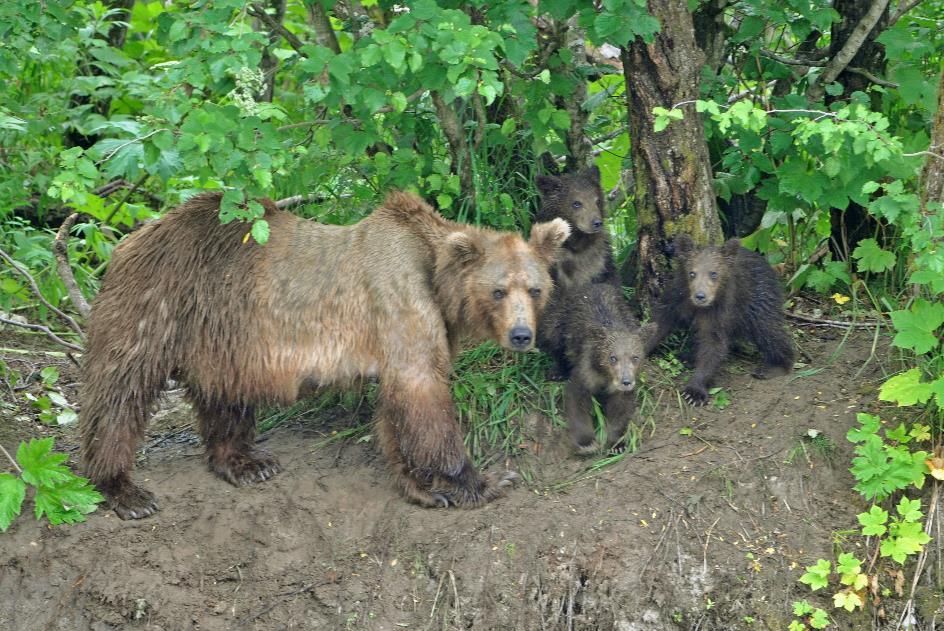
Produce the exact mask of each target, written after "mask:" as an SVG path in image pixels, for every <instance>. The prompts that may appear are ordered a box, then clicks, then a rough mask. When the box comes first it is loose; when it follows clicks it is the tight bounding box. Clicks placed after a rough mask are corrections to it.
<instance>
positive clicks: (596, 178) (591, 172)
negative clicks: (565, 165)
mask: <svg viewBox="0 0 944 631" xmlns="http://www.w3.org/2000/svg"><path fill="white" fill-rule="evenodd" d="M578 175H580V177H583V178H586V179H588V180H590V181H591V182H593V183H594V184H599V183H600V169H599V168H598V167H597V165H595V164H594V165H593V166H592V167H587V168H586V169H584V170H583V171H581V172H580V173H578Z"/></svg>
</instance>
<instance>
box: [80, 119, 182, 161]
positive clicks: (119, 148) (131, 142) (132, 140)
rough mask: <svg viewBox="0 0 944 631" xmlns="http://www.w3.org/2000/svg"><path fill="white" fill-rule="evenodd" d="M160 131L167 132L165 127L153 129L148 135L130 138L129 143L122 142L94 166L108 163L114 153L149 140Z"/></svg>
mask: <svg viewBox="0 0 944 631" xmlns="http://www.w3.org/2000/svg"><path fill="white" fill-rule="evenodd" d="M162 131H167V128H166V127H161V128H160V129H155V130H154V131H151V132H148V133H146V134H144V135H143V136H139V137H137V138H132V139H131V140H129V141H127V142H123V143H121V144H120V145H118V146H117V147H115V148H114V149H112V150H111V151H109V152H108V155H107V156H105V157H104V158H102V159H101V160H99V161H98V162H96V164H104V163H106V162H108V161H109V160H111V159H112V158H113V157H114V155H115V154H116V153H118V152H119V151H121V150H122V149H124V148H125V147H127V146H128V145H133V144H134V143H136V142H141V141H142V140H146V139H148V138H150V137H151V136H153V135H154V134H159V133H160V132H162Z"/></svg>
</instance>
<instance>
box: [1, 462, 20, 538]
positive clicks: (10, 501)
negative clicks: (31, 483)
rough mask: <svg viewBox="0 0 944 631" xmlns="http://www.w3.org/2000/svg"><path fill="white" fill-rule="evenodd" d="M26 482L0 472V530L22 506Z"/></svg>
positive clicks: (3, 530)
mask: <svg viewBox="0 0 944 631" xmlns="http://www.w3.org/2000/svg"><path fill="white" fill-rule="evenodd" d="M25 497H26V483H25V482H23V480H21V479H20V478H18V477H16V476H14V475H10V474H9V473H0V532H5V531H6V529H7V528H9V527H10V524H11V523H13V520H14V519H15V518H16V516H17V515H19V514H20V508H21V507H22V506H23V498H25Z"/></svg>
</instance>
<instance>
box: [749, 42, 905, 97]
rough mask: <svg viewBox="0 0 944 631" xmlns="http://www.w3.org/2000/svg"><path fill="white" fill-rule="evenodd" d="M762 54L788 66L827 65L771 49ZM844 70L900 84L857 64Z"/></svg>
mask: <svg viewBox="0 0 944 631" xmlns="http://www.w3.org/2000/svg"><path fill="white" fill-rule="evenodd" d="M760 55H761V57H766V58H768V59H773V60H774V61H779V62H780V63H782V64H785V65H787V66H803V67H806V68H822V67H824V66H826V62H825V61H820V60H816V59H799V58H797V59H794V58H792V57H786V56H784V55H780V54H778V53H775V52H772V51H769V50H762V51H760ZM843 70H845V71H846V72H852V73H854V74H857V75H862V76H863V77H865V78H866V79H868V80H869V81H871V82H872V83H874V84H876V85H881V86H885V87H886V88H897V87H898V84H897V83H895V82H894V81H889V80H887V79H883V78H881V77H879V76H877V75H874V74H872V73H871V72H869V71H868V70H866V69H865V68H858V67H856V66H847V67H846V68H843ZM830 83H831V81H830Z"/></svg>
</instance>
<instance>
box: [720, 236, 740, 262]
mask: <svg viewBox="0 0 944 631" xmlns="http://www.w3.org/2000/svg"><path fill="white" fill-rule="evenodd" d="M740 249H741V240H740V239H738V238H737V237H734V238H732V239H728V240H727V241H725V242H724V245H722V246H721V254H723V255H724V256H727V257H730V258H734V257H735V256H737V253H738V251H739V250H740Z"/></svg>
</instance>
